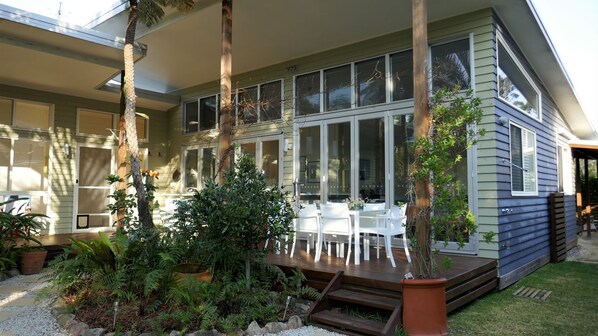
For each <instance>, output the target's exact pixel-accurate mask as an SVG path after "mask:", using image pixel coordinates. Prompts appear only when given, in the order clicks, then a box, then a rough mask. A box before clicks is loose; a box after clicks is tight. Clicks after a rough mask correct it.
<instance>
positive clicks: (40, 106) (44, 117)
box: [0, 98, 52, 130]
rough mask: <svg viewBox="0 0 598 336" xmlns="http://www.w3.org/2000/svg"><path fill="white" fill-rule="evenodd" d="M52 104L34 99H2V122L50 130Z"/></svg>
mask: <svg viewBox="0 0 598 336" xmlns="http://www.w3.org/2000/svg"><path fill="white" fill-rule="evenodd" d="M51 118H52V105H51V104H46V103H38V102H32V101H23V100H12V99H7V98H1V99H0V124H3V125H8V126H14V127H18V128H26V129H41V130H48V129H49V128H50V126H51Z"/></svg>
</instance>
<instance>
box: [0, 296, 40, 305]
mask: <svg viewBox="0 0 598 336" xmlns="http://www.w3.org/2000/svg"><path fill="white" fill-rule="evenodd" d="M35 306H37V303H36V302H35V296H23V297H20V298H17V299H14V300H10V301H8V302H6V303H5V304H4V307H35Z"/></svg>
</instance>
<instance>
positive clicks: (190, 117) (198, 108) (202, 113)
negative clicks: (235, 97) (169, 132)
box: [183, 95, 220, 133]
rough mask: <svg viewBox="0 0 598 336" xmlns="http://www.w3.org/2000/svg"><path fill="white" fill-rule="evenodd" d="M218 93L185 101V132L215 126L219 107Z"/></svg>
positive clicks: (209, 128)
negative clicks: (196, 99)
mask: <svg viewBox="0 0 598 336" xmlns="http://www.w3.org/2000/svg"><path fill="white" fill-rule="evenodd" d="M219 103H220V102H219V101H218V95H214V96H209V97H205V98H201V99H199V100H198V101H191V102H187V103H185V116H184V118H183V120H184V122H185V124H184V125H183V129H184V132H185V133H193V132H197V131H207V130H211V129H214V128H216V120H217V117H218V107H219Z"/></svg>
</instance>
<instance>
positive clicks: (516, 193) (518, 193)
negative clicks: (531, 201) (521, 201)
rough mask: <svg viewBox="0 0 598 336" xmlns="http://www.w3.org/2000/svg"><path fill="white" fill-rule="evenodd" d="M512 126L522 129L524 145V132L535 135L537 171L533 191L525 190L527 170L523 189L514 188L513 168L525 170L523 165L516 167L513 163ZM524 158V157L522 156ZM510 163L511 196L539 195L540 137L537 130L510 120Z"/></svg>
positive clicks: (535, 166)
mask: <svg viewBox="0 0 598 336" xmlns="http://www.w3.org/2000/svg"><path fill="white" fill-rule="evenodd" d="M511 126H515V127H516V128H519V129H520V130H521V139H522V140H521V143H522V145H523V132H527V133H530V134H533V135H534V163H533V165H534V171H535V176H534V177H535V181H534V183H535V186H534V188H535V190H533V191H526V190H525V171H523V180H522V183H523V189H524V190H523V191H519V190H513V169H521V170H523V165H522V166H521V167H516V166H514V164H513V154H512V153H511V139H512V134H511ZM523 150H524V149H523V148H522V152H523ZM522 160H523V157H522ZM509 163H510V169H511V170H510V176H511V183H510V184H511V196H537V195H538V179H539V172H538V137H537V134H536V132H534V131H532V130H530V129H529V128H527V127H524V126H522V125H520V124H517V123H514V122H509Z"/></svg>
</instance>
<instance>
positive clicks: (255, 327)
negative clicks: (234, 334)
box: [245, 321, 264, 336]
mask: <svg viewBox="0 0 598 336" xmlns="http://www.w3.org/2000/svg"><path fill="white" fill-rule="evenodd" d="M245 333H246V334H247V335H248V336H256V335H261V334H263V333H264V330H263V329H262V328H261V327H260V325H259V324H258V323H257V322H256V321H252V322H251V323H250V324H249V326H248V327H247V331H246V332H245Z"/></svg>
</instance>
